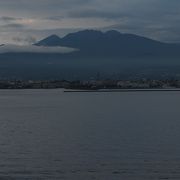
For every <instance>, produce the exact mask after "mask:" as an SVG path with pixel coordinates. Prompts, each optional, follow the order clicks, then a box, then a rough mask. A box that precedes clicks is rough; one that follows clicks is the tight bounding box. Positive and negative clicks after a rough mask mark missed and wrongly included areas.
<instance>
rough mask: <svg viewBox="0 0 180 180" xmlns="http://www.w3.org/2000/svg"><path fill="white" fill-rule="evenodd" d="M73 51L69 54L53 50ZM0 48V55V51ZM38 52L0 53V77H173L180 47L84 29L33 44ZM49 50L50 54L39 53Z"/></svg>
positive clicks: (177, 68) (144, 38)
mask: <svg viewBox="0 0 180 180" xmlns="http://www.w3.org/2000/svg"><path fill="white" fill-rule="evenodd" d="M59 46H61V47H65V48H69V49H75V51H71V52H69V53H62V52H60V53H59V52H58V51H57V50H56V51H54V50H52V49H53V48H59ZM2 47H3V46H0V52H1V48H2ZM35 47H37V48H38V47H41V51H40V52H39V53H37V52H38V51H37V50H35V52H33V51H27V52H26V51H25V49H24V50H23V51H22V52H21V51H20V50H19V51H18V53H17V51H13V52H11V51H7V52H6V53H1V54H0V76H1V77H4V78H6V77H8V78H9V77H11V78H12V77H14V78H30V79H33V78H48V79H49V78H62V79H88V78H91V77H94V76H96V74H101V75H102V76H103V77H117V76H118V78H121V77H129V78H131V77H137V76H138V77H140V76H142V77H153V76H157V77H158V76H161V77H163V76H174V75H178V74H179V70H180V68H179V67H180V44H171V43H163V42H159V41H156V40H152V39H149V38H146V37H141V36H138V35H134V34H123V33H120V32H118V31H115V30H111V31H107V32H101V31H96V30H84V31H79V32H75V33H70V34H68V35H66V36H65V37H62V38H60V37H59V36H57V35H51V36H49V37H47V38H45V39H43V40H41V41H39V42H37V43H35V44H34V45H33V48H32V49H36V48H35ZM42 48H44V49H45V50H47V51H48V49H47V48H52V49H51V52H53V53H48V52H47V53H42V52H43V50H42Z"/></svg>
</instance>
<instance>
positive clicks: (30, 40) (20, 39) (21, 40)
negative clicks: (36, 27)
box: [12, 36, 37, 44]
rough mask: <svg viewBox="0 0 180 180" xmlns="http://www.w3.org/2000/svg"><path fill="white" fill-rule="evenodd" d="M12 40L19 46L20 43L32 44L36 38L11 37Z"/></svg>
mask: <svg viewBox="0 0 180 180" xmlns="http://www.w3.org/2000/svg"><path fill="white" fill-rule="evenodd" d="M12 40H13V41H14V42H16V43H18V44H20V43H27V44H34V43H35V42H36V41H37V40H36V38H35V37H33V36H27V37H20V36H19V37H13V38H12Z"/></svg>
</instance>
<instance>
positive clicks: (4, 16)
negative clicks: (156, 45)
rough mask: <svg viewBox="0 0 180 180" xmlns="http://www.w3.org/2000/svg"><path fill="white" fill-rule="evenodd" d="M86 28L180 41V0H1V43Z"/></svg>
mask: <svg viewBox="0 0 180 180" xmlns="http://www.w3.org/2000/svg"><path fill="white" fill-rule="evenodd" d="M86 28H88V29H101V30H108V29H117V30H119V31H121V32H125V33H135V34H139V35H143V36H147V37H150V38H153V39H157V40H161V41H166V42H180V33H179V32H180V0H0V41H1V43H6V42H8V43H20V44H21V43H22V44H24V43H32V42H34V41H36V40H37V39H41V38H43V37H45V36H47V35H50V34H53V33H56V34H58V35H60V36H63V35H65V34H66V33H69V32H73V31H77V30H79V29H86Z"/></svg>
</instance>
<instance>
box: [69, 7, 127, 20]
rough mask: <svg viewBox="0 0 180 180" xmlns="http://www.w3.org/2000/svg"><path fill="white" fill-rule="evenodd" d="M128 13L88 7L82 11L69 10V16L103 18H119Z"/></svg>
mask: <svg viewBox="0 0 180 180" xmlns="http://www.w3.org/2000/svg"><path fill="white" fill-rule="evenodd" d="M126 16H129V15H126V14H123V13H121V12H108V11H102V10H96V9H86V10H82V11H72V12H69V14H68V17H71V18H103V19H118V18H124V17H126Z"/></svg>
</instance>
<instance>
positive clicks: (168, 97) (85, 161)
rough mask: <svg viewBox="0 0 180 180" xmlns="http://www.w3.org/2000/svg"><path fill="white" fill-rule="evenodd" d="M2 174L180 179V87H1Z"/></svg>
mask: <svg viewBox="0 0 180 180" xmlns="http://www.w3.org/2000/svg"><path fill="white" fill-rule="evenodd" d="M0 179H1V180H6V179H7V180H11V179H12V180H24V179H27V180H31V179H32V180H39V179H40V180H41V179H42V180H54V179H58V180H61V179H62V180H63V179H64V180H65V179H67V180H91V179H97V180H154V179H161V180H162V179H170V180H173V179H177V180H179V179H180V92H130V93H63V92H62V90H12V91H6V90H5V91H0Z"/></svg>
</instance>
